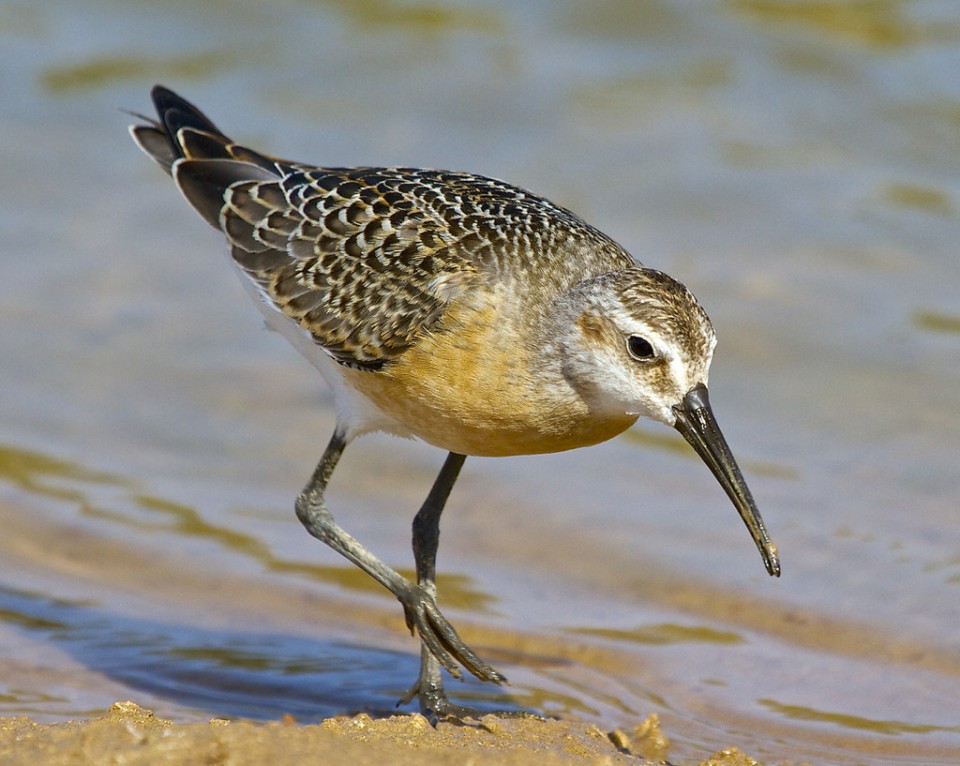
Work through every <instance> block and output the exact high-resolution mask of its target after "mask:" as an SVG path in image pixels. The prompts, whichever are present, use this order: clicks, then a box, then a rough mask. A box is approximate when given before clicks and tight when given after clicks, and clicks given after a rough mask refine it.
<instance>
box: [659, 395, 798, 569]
mask: <svg viewBox="0 0 960 766" xmlns="http://www.w3.org/2000/svg"><path fill="white" fill-rule="evenodd" d="M673 411H674V413H675V414H676V416H677V422H676V425H675V428H676V429H677V430H678V431H679V432H680V433H681V434H683V438H684V439H686V440H687V441H688V442H689V443H690V445H691V446H692V447H693V448H694V449H695V450H696V451H697V454H698V455H700V457H701V458H702V459H703V462H704V463H706V464H707V466H708V467H709V468H710V471H711V472H712V473H713V475H714V476H716V477H717V481H719V482H720V486H722V487H723V489H724V491H725V492H726V493H727V496H728V497H729V498H730V499H731V500H732V501H733V504H734V505H735V506H736V508H737V511H738V512H739V513H740V518H742V519H743V523H744V524H746V525H747V529H749V530H750V535H751V536H752V537H753V541H754V543H756V545H757V549H758V550H759V551H760V555H761V556H762V557H763V563H764V566H766V568H767V572H769V573H770V574H771V575H772V576H774V577H779V576H780V559H779V557H778V555H777V546H775V545H774V544H773V543H772V542H771V541H770V536H769V535H768V534H767V529H766V527H765V526H764V525H763V519H762V518H761V517H760V511H758V510H757V504H756V503H755V502H754V501H753V495H751V494H750V489H749V488H748V487H747V482H746V481H744V478H743V474H741V473H740V468H739V466H737V461H736V460H734V458H733V454H732V453H731V452H730V448H729V447H728V446H727V440H726V439H724V438H723V434H722V433H721V432H720V426H718V425H717V421H716V418H714V417H713V410H712V409H711V408H710V399H709V398H708V396H707V387H706V386H704V385H703V384H700V385H698V386H694V387H693V388H692V389H690V391H689V393H687V395H686V396H685V397H683V401H682V402H681V403H680V404H678V405H676V406H675V407H674V408H673Z"/></svg>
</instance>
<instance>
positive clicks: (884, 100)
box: [0, 0, 960, 764]
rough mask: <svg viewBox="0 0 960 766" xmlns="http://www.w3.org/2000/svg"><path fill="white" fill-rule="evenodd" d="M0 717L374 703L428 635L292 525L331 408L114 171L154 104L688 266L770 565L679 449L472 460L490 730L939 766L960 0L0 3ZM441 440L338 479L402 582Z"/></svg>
mask: <svg viewBox="0 0 960 766" xmlns="http://www.w3.org/2000/svg"><path fill="white" fill-rule="evenodd" d="M0 71H2V72H3V75H2V78H0V137H2V144H0V147H2V148H0V234H2V242H3V246H2V250H3V252H2V255H0V257H2V259H3V278H2V279H0V526H2V529H3V533H2V535H0V562H2V563H0V572H2V574H0V658H2V659H0V714H3V715H23V714H28V715H31V716H33V717H34V718H35V719H37V720H64V719H67V718H77V717H84V716H88V715H94V714H97V713H98V712H100V711H102V710H104V709H105V708H107V707H109V705H110V704H111V703H112V702H113V701H115V700H120V699H127V698H131V699H133V700H135V701H137V702H138V703H139V704H142V705H145V706H149V707H152V708H153V709H154V710H155V711H156V712H157V713H158V715H162V716H166V717H172V718H175V719H177V720H205V719H207V718H209V717H211V716H249V717H254V718H262V719H276V718H278V717H279V716H281V715H283V714H284V713H290V714H293V715H295V716H297V717H298V718H299V719H300V720H304V721H313V720H318V719H319V718H321V717H323V716H327V715H332V714H335V713H347V712H355V711H358V710H367V711H371V712H374V713H387V712H390V711H392V710H393V706H394V704H395V702H396V700H397V699H398V698H399V696H400V695H401V694H402V693H403V691H404V690H405V689H406V688H407V687H408V686H409V684H410V683H412V681H413V680H414V678H415V675H416V668H417V663H418V657H417V643H416V641H415V640H413V639H411V638H410V636H409V635H408V634H407V632H406V630H405V628H404V625H403V620H402V615H401V610H400V608H399V606H398V605H397V604H396V603H395V601H393V599H392V597H390V596H389V594H387V593H385V592H384V591H382V590H380V589H379V588H378V586H376V585H375V584H374V583H372V582H371V581H368V580H367V578H366V577H365V576H364V575H362V574H360V573H359V572H355V571H354V570H352V569H351V568H350V567H349V566H348V565H346V564H345V562H343V561H341V560H340V559H339V558H338V557H337V556H336V555H335V554H333V553H332V552H330V551H329V550H327V549H326V548H325V547H323V546H322V545H320V544H319V543H316V542H315V541H314V540H312V539H311V538H310V537H308V536H307V535H306V534H305V533H304V531H303V530H302V528H301V527H300V525H299V523H298V522H297V520H296V519H295V517H294V514H293V499H294V497H295V495H296V493H297V492H298V491H299V490H300V488H301V486H302V485H303V483H304V482H305V480H306V479H307V477H308V476H309V474H310V472H311V470H312V468H313V466H314V464H315V462H316V460H317V459H318V458H319V456H320V453H321V451H322V449H323V446H324V445H325V444H326V441H327V439H328V438H329V435H330V432H331V429H332V425H333V415H332V409H331V400H330V397H329V394H328V393H327V391H326V390H325V389H324V387H323V383H322V381H321V379H320V377H319V375H317V374H316V373H315V372H314V371H313V370H312V368H310V367H309V365H308V364H307V363H306V362H305V361H303V360H302V359H301V358H299V357H298V356H297V354H296V352H295V351H293V350H292V349H291V348H289V347H288V346H287V344H286V343H285V342H284V341H283V339H282V338H280V337H279V336H278V335H276V334H272V333H269V332H266V331H264V329H263V326H262V320H261V318H260V315H259V312H257V311H256V309H255V307H254V306H253V305H252V304H251V303H250V301H249V299H248V297H247V296H246V294H245V292H244V290H243V288H242V287H241V285H240V283H239V280H238V279H237V278H236V277H235V276H234V275H233V274H232V273H231V268H230V266H229V264H228V262H227V259H226V257H225V254H224V252H223V250H224V248H223V245H222V243H221V240H220V238H219V236H218V235H217V234H216V233H215V232H213V231H212V230H211V229H209V228H208V227H207V226H206V225H205V224H204V223H203V222H202V221H201V220H200V219H199V218H198V217H197V216H196V215H195V214H194V213H193V212H192V211H191V210H189V208H188V207H187V205H186V203H184V202H183V201H182V200H181V199H180V198H179V195H178V194H177V193H176V190H175V189H174V188H173V186H172V184H171V183H170V181H169V179H167V178H166V177H165V176H164V175H163V173H162V172H161V171H160V170H159V169H157V168H156V167H155V166H153V165H152V164H151V163H150V162H149V161H148V160H147V159H146V158H145V157H143V156H142V155H140V153H139V152H138V151H137V149H136V148H135V147H134V145H133V144H132V142H131V141H130V139H129V137H128V136H127V134H126V132H125V130H126V125H127V124H128V123H129V122H131V121H132V118H131V117H130V115H129V114H126V113H125V111H133V112H144V113H149V112H150V111H151V105H150V102H149V89H150V87H151V86H152V85H153V84H154V83H156V82H161V83H164V84H165V85H168V86H170V87H172V88H174V89H176V90H178V91H179V92H181V93H182V94H183V95H184V96H186V97H187V98H189V99H191V100H193V101H194V102H195V103H197V104H198V105H199V106H200V107H201V108H202V109H204V110H205V111H206V112H207V113H208V114H209V115H210V116H211V118H212V119H213V120H214V121H215V122H217V123H218V124H219V125H220V127H221V128H223V130H224V131H225V132H226V133H227V134H228V135H230V136H232V137H234V138H235V139H238V140H242V141H244V142H246V143H249V144H251V145H253V146H255V147H256V148H258V149H261V150H263V151H267V152H271V153H275V154H279V155H281V156H285V157H290V158H293V159H299V160H305V161H307V160H309V161H313V162H316V163H318V164H329V165H354V164H366V165H408V166H428V167H440V168H449V169H454V170H470V171H474V172H478V173H482V174H486V175H490V176H495V177H498V178H502V179H505V180H507V181H510V182H512V183H515V184H517V185H520V186H523V187H527V188H530V189H532V190H534V191H536V192H538V193H540V194H542V195H544V196H546V197H548V198H550V199H552V200H554V201H556V202H558V203H560V204H562V205H565V206H567V207H570V208H572V209H573V210H575V211H577V212H578V213H580V214H581V215H582V216H584V217H585V218H586V219H587V220H589V221H590V222H591V223H593V224H595V225H596V226H598V227H599V228H601V229H603V230H604V231H606V232H607V233H608V234H610V235H611V236H612V237H614V238H615V239H617V240H618V241H619V242H621V243H622V244H623V245H624V246H625V247H626V248H627V249H628V250H630V251H631V252H632V253H633V254H634V255H635V256H636V257H637V258H638V259H639V260H641V261H642V262H644V263H645V264H647V265H651V266H655V267H657V268H659V269H662V270H664V271H667V272H668V273H670V274H671V275H673V276H674V277H676V278H678V279H680V280H681V281H683V282H684V283H686V284H687V285H688V286H689V287H690V288H691V289H692V290H693V291H694V292H695V293H696V295H697V296H698V297H699V299H700V300H701V302H702V303H703V305H704V306H705V307H706V309H707V311H708V313H709V314H710V316H711V318H712V319H713V322H714V324H715V326H716V328H717V332H718V335H719V339H720V343H719V346H718V349H717V353H716V357H715V361H714V365H713V373H712V376H711V381H710V382H711V386H710V387H711V395H712V400H713V404H714V409H715V411H716V414H717V417H718V419H719V420H720V422H721V425H722V426H723V428H724V431H725V433H726V435H727V438H728V440H729V442H730V444H731V446H732V448H733V450H734V452H735V453H736V455H737V456H738V459H739V460H740V463H741V466H742V468H743V469H744V472H745V474H746V475H747V477H748V479H749V481H750V484H751V487H752V489H753V492H754V495H755V496H756V498H757V501H758V503H759V505H760V508H761V510H762V512H763V514H764V517H765V519H766V522H767V525H768V527H769V530H770V532H771V534H772V536H773V539H774V540H775V542H776V543H777V544H778V546H779V548H780V552H781V556H782V562H783V577H782V578H781V579H780V580H773V579H771V578H769V577H768V576H767V575H766V574H765V572H764V570H763V565H762V563H761V561H760V558H759V556H758V555H757V552H756V550H755V549H754V547H753V544H752V542H751V541H750V538H749V535H748V534H747V532H746V530H745V529H744V528H743V525H742V523H741V522H740V520H739V518H738V517H737V515H736V512H735V511H734V509H733V508H732V507H731V505H730V503H729V501H728V500H727V499H726V497H725V496H724V495H723V493H722V492H721V490H720V488H719V487H718V486H717V484H716V482H715V481H714V479H713V478H712V476H710V474H709V472H708V471H707V469H706V468H705V467H704V466H703V465H702V464H701V463H700V462H699V460H698V459H697V458H696V457H695V456H694V455H693V453H692V451H691V450H689V448H688V447H686V445H685V444H684V443H683V442H682V440H681V439H680V437H679V436H678V435H677V434H675V433H673V432H672V431H671V430H670V429H665V428H663V427H662V426H657V425H654V424H638V426H636V427H635V428H634V429H632V430H631V431H630V432H628V433H627V434H625V435H623V436H621V437H620V438H618V439H616V440H614V441H612V442H610V443H607V444H604V445H601V446H598V447H595V448H591V449H588V450H581V451H576V452H572V453H565V454H560V455H553V456H545V457H530V458H517V459H471V460H468V461H467V464H466V467H465V470H464V473H463V475H462V478H461V480H460V482H459V484H458V486H457V488H456V489H455V491H454V493H453V496H452V498H451V501H450V503H449V505H448V510H447V513H446V515H445V518H444V526H443V541H442V545H441V547H440V558H439V569H440V571H441V573H442V576H441V580H440V594H441V595H440V602H441V606H442V607H443V608H444V609H445V612H446V613H447V614H448V616H449V617H451V619H452V620H453V621H454V622H455V623H456V624H457V625H458V627H460V628H461V630H462V633H463V634H464V636H465V638H466V639H467V640H468V642H470V643H471V644H472V645H474V646H475V647H476V648H477V649H478V650H480V653H481V654H483V655H484V656H485V657H486V658H487V659H489V660H491V661H492V662H493V663H494V664H495V665H497V666H498V667H499V669H500V670H502V671H503V672H504V673H505V674H506V675H507V676H509V677H510V679H511V681H512V685H511V686H509V687H506V688H504V689H497V688H489V687H482V686H480V685H479V684H475V683H470V682H468V683H465V684H457V683H455V682H452V685H451V687H450V690H451V692H452V693H453V694H454V696H455V697H456V698H457V699H458V700H460V701H465V702H468V703H470V704H477V705H482V706H500V707H502V706H504V705H506V706H516V707H532V708H535V709H538V710H540V711H541V712H546V713H548V714H556V715H569V716H578V717H581V718H586V719H588V720H595V721H597V722H598V723H599V724H601V725H603V726H605V727H607V728H613V727H616V726H625V727H629V726H632V725H634V724H636V723H638V722H639V721H640V720H642V719H643V718H644V717H645V716H646V715H647V714H648V713H652V712H655V713H658V714H659V715H660V717H661V720H662V721H663V724H664V728H665V731H666V733H667V734H668V736H669V737H670V738H671V740H672V743H673V744H672V747H671V750H670V752H669V757H670V760H671V761H675V762H684V761H685V760H693V759H695V758H697V757H705V756H706V755H707V754H709V753H710V752H713V751H714V750H716V749H718V748H719V747H723V746H727V745H730V744H736V745H739V746H741V747H742V748H743V749H745V750H746V751H747V752H749V753H750V754H751V755H753V756H754V757H756V758H760V759H762V760H766V761H768V762H778V763H779V762H784V761H790V762H802V761H806V762H810V763H831V764H857V763H865V762H869V763H871V764H885V763H910V764H920V763H938V764H939V763H947V762H955V761H956V759H957V758H960V703H958V695H957V687H958V681H960V628H958V626H960V509H958V500H960V490H958V487H960V457H958V456H960V419H958V413H960V364H958V360H960V262H958V252H957V247H958V242H960V77H958V76H957V73H958V72H960V7H958V5H957V4H956V3H954V2H948V1H947V0H939V1H937V0H912V1H911V0H862V1H859V2H858V1H856V0H850V1H849V2H844V1H842V0H838V1H837V2H819V1H817V0H710V1H708V2H701V3H690V2H683V1H682V0H644V2H629V1H628V0H600V1H598V2H591V3H582V2H572V1H570V2H567V1H562V2H561V1H557V0H552V1H551V2H546V1H545V0H534V1H532V2H525V3H522V4H520V3H510V2H505V1H504V0H501V1H500V2H497V1H495V0H486V1H484V0H475V1H474V2H469V1H468V0H462V1H453V0H450V1H448V2H440V1H436V2H429V1H428V0H409V1H406V0H352V1H351V2H342V1H341V2H336V1H333V0H330V1H327V2H323V1H321V0H312V1H311V0H275V1H274V2H272V3H269V4H265V3H262V2H252V0H235V1H234V2H226V0H211V1H210V2H206V3H202V4H198V3H194V2H186V1H185V0H154V2H149V3H147V2H135V1H134V2H130V1H127V2H118V1H117V0H87V2H84V3H76V2H67V0H47V1H46V2H44V3H36V2H28V1H27V0H6V2H4V3H3V5H2V6H0ZM442 459H443V455H442V454H441V453H439V451H437V450H435V449H432V448H429V447H427V446H425V445H420V444H415V443H412V442H403V441H399V440H396V439H391V438H388V437H368V438H366V439H364V440H361V441H360V442H358V443H357V444H356V445H354V446H353V447H351V449H350V450H349V451H348V452H347V454H346V457H345V459H344V462H343V463H342V464H341V467H340V468H339V469H338V471H337V475H336V477H335V480H334V482H333V485H332V488H331V508H332V509H333V510H334V513H335V514H336V515H337V517H338V519H339V520H340V521H341V522H342V523H343V525H344V526H345V527H346V528H347V529H348V530H349V531H350V532H352V533H353V534H354V535H355V536H357V537H358V538H360V539H361V540H362V541H364V542H365V543H367V544H368V546H370V547H371V548H372V549H373V550H375V551H376V552H377V553H378V554H380V555H381V556H382V557H383V558H384V559H385V560H386V561H387V562H389V563H390V564H392V565H394V566H396V567H399V568H401V569H402V570H405V571H409V569H410V568H411V566H412V558H411V554H410V553H409V524H410V521H411V520H412V517H413V514H414V512H415V510H416V508H417V507H418V505H419V503H420V501H421V500H422V498H423V497H424V496H425V494H426V492H427V489H428V487H429V485H430V483H431V482H432V480H433V477H434V476H435V474H436V472H437V470H438V469H439V466H440V464H441V462H442Z"/></svg>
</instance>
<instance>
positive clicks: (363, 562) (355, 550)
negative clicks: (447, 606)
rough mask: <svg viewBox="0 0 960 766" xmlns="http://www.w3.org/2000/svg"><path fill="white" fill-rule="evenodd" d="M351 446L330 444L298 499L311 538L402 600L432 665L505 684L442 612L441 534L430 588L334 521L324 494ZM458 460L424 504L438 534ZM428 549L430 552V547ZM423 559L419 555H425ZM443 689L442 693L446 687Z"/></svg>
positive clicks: (341, 438) (337, 437) (338, 435)
mask: <svg viewBox="0 0 960 766" xmlns="http://www.w3.org/2000/svg"><path fill="white" fill-rule="evenodd" d="M346 444H347V442H346V438H345V435H344V434H343V432H342V431H340V430H339V429H338V430H337V431H336V432H334V434H333V437H332V438H331V439H330V443H329V444H328V445H327V448H326V450H325V451H324V453H323V457H322V458H320V462H319V463H318V464H317V467H316V469H315V470H314V472H313V476H311V477H310V481H309V482H307V486H306V487H304V489H303V492H301V493H300V495H299V497H297V504H296V509H297V518H298V519H300V522H301V523H302V524H303V526H304V527H305V528H306V530H307V531H308V532H309V533H310V534H311V535H313V536H314V537H315V538H317V539H318V540H320V541H321V542H323V543H326V544H327V545H329V546H330V547H331V548H333V550H335V551H337V553H339V554H340V555H342V556H344V557H345V558H347V559H348V560H349V561H351V562H353V563H354V564H356V565H357V566H358V567H360V568H361V569H362V570H363V571H364V572H366V573H367V574H369V575H370V576H371V577H373V578H374V579H375V580H376V581H377V582H379V583H380V584H381V585H383V586H384V587H385V588H386V589H387V590H389V591H390V592H391V593H392V594H393V595H394V596H396V597H397V599H398V600H399V601H400V603H401V604H402V605H403V611H404V615H405V617H406V621H407V627H408V628H410V630H411V631H414V630H416V632H417V633H419V634H420V641H421V643H422V646H423V647H424V648H425V652H421V655H423V654H424V653H426V654H429V655H430V656H431V657H432V658H433V659H432V660H431V661H432V662H433V663H439V664H440V665H443V667H445V668H446V669H447V670H448V671H450V673H451V674H452V675H453V676H454V677H456V678H460V677H461V676H462V673H461V671H460V667H459V665H458V663H459V664H460V665H463V666H464V667H465V668H466V669H467V670H468V671H470V672H471V673H473V675H475V676H476V677H477V678H479V679H480V680H481V681H491V682H493V683H503V681H504V678H503V676H502V675H500V674H499V673H498V672H497V671H496V670H494V669H493V668H492V667H490V666H489V665H487V663H485V662H484V661H483V660H481V659H480V658H479V657H478V656H477V655H476V654H475V653H474V651H473V650H472V649H470V647H468V646H467V645H466V644H465V643H464V642H463V640H462V639H461V638H460V636H459V635H457V632H456V630H454V628H453V626H452V625H451V624H450V623H449V621H447V619H446V618H445V617H444V616H443V615H442V614H441V613H440V610H439V609H438V608H437V604H436V599H435V593H436V586H435V585H433V569H434V561H435V558H436V550H437V536H438V535H439V531H437V532H436V534H435V535H434V541H433V545H432V553H430V554H429V556H425V559H424V560H426V559H427V558H429V560H430V567H429V568H430V586H429V587H428V586H426V585H425V584H421V583H419V582H418V583H417V584H416V585H414V584H413V583H412V582H410V581H409V580H408V579H407V578H405V577H403V576H402V575H401V574H400V573H399V572H397V571H396V570H394V569H392V568H390V567H388V566H387V565H386V564H384V563H383V562H382V561H380V559H378V558H377V557H376V556H374V555H373V554H372V553H370V551H368V550H367V549H366V548H364V547H363V546H362V545H361V544H360V543H359V542H357V540H356V539H354V538H353V537H351V536H350V535H349V534H347V533H346V532H345V531H344V530H343V529H342V528H341V527H340V525H338V524H337V523H336V521H334V519H333V516H332V515H331V514H330V512H329V511H328V510H327V507H326V505H325V503H324V500H323V493H324V491H325V490H326V488H327V484H328V483H329V482H330V476H331V475H332V474H333V470H334V468H336V466H337V463H338V462H339V460H340V457H341V456H342V455H343V451H344V449H345V448H346ZM456 458H457V459H454V458H453V457H452V456H451V457H449V458H447V463H445V464H444V467H443V469H442V470H441V471H440V475H439V476H438V477H437V480H436V482H434V486H433V489H431V491H430V495H429V496H428V497H427V500H426V502H425V503H424V508H426V507H428V506H429V507H430V508H433V510H427V511H426V514H425V518H430V517H431V516H435V517H436V518H435V519H434V521H433V522H432V524H433V527H434V528H436V529H437V530H438V529H439V527H438V525H439V520H440V512H441V511H442V510H443V504H444V502H445V501H446V499H447V496H448V495H449V494H450V489H451V488H452V487H453V483H454V481H455V480H456V478H457V473H458V472H459V470H460V466H462V465H463V461H464V458H463V456H462V455H458V456H456ZM424 508H421V510H420V513H424ZM419 515H420V514H418V517H419ZM426 547H427V549H428V552H429V547H430V546H429V543H428V544H427V546H426ZM417 555H418V556H419V554H417ZM420 570H421V566H420V563H419V558H418V564H417V573H418V575H417V576H418V579H420V577H421V575H420ZM421 670H422V668H421ZM436 676H437V678H439V669H437V672H436ZM440 688H441V694H442V686H441V687H440Z"/></svg>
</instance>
